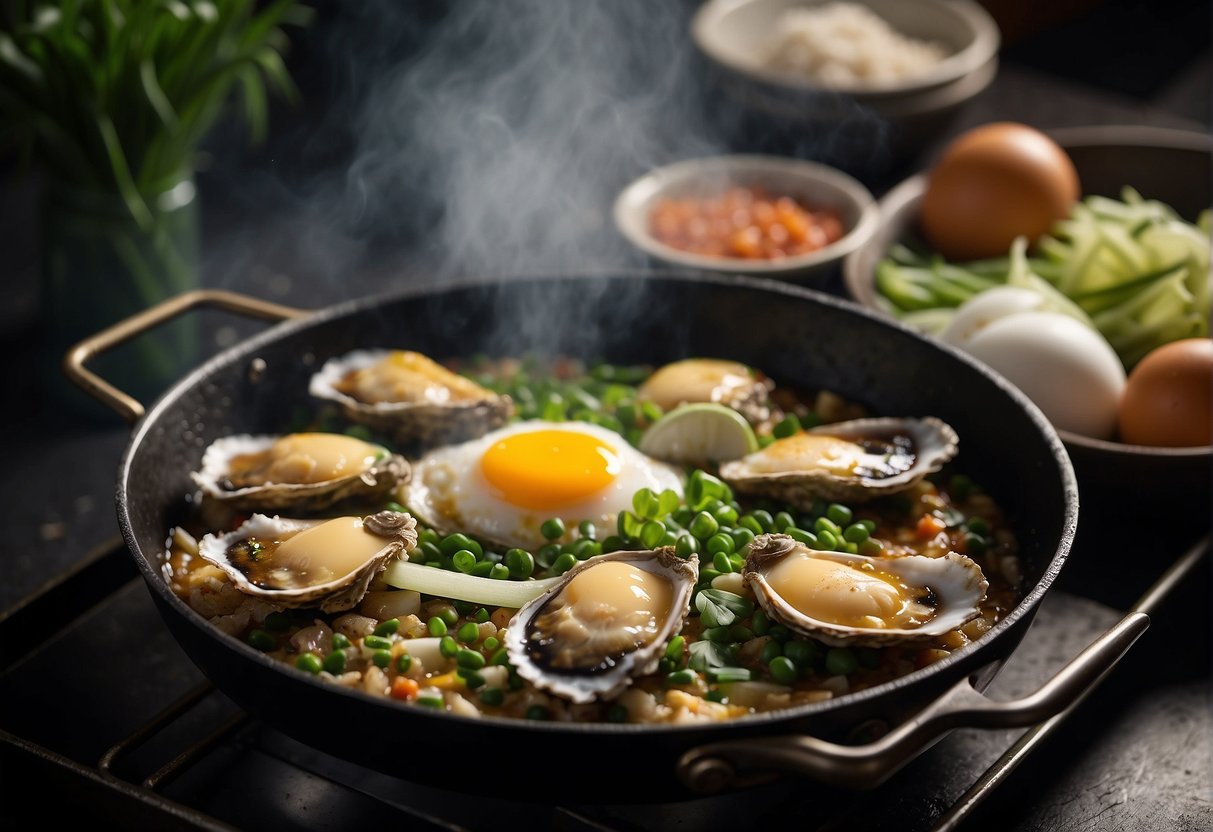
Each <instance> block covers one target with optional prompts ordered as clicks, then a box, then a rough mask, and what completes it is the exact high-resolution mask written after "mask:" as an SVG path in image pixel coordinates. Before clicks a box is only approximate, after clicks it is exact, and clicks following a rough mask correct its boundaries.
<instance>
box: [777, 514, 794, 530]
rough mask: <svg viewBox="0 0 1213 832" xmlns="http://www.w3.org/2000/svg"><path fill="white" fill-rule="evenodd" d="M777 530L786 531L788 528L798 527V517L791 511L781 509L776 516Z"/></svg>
mask: <svg viewBox="0 0 1213 832" xmlns="http://www.w3.org/2000/svg"><path fill="white" fill-rule="evenodd" d="M774 521H775V531H777V532H786V531H787V530H788V529H792V528H795V527H796V518H795V517H793V516H792V515H791V514H790V513H789V512H786V511H781V512H779V513H778V514H776V515H775V517H774Z"/></svg>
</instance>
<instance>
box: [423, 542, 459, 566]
mask: <svg viewBox="0 0 1213 832" xmlns="http://www.w3.org/2000/svg"><path fill="white" fill-rule="evenodd" d="M417 548H418V549H420V550H421V557H422V559H423V560H425V561H427V562H434V561H440V560H442V549H441V548H440V547H439V546H438V544H437V543H430V542H428V541H427V542H425V543H422V544H421V545H419V546H418V547H417ZM456 551H458V550H456Z"/></svg>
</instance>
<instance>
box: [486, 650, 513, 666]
mask: <svg viewBox="0 0 1213 832" xmlns="http://www.w3.org/2000/svg"><path fill="white" fill-rule="evenodd" d="M509 663H510V655H509V653H507V652H506V649H505V648H504V647H499V648H497V652H496V653H494V654H493V655H491V656H489V664H491V665H494V666H504V665H508V664H509Z"/></svg>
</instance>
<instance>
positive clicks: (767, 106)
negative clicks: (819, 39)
mask: <svg viewBox="0 0 1213 832" xmlns="http://www.w3.org/2000/svg"><path fill="white" fill-rule="evenodd" d="M826 2H829V0H707V2H705V3H704V4H703V5H702V6H701V7H700V8H699V9H698V11H697V12H696V14H695V15H694V17H693V19H692V23H691V37H692V40H693V41H694V43H695V44H696V46H697V47H698V49H699V51H700V52H701V53H702V54H703V56H704V57H705V58H706V60H707V61H708V64H709V66H710V67H711V68H712V69H714V70H716V72H714V73H713V74H714V76H715V78H716V81H717V83H718V85H719V88H720V91H721V92H722V94H723V96H724V97H725V99H726V100H728V101H730V102H732V103H733V104H735V105H737V106H738V107H740V109H741V111H742V112H744V113H745V114H748V115H749V116H750V117H751V118H755V119H757V120H758V122H759V124H760V125H770V126H771V127H772V128H775V129H783V130H785V131H787V130H790V131H799V132H801V133H803V134H804V135H805V136H806V137H807V139H808V141H813V139H814V137H821V138H822V139H825V140H828V139H829V138H830V136H831V135H833V134H834V133H835V132H837V131H839V130H840V129H844V128H845V126H846V125H847V124H850V123H853V122H856V121H863V122H876V124H875V125H870V124H866V123H865V124H864V125H863V129H862V130H858V128H857V130H858V132H859V133H862V134H865V135H871V136H879V143H880V144H881V145H883V146H877V140H876V139H872V140H870V141H869V142H868V143H867V144H868V146H866V147H862V148H857V149H856V150H855V152H854V154H853V157H847V156H846V155H844V154H845V149H837V148H835V149H834V151H833V153H834V154H835V155H837V156H838V157H839V159H837V160H835V159H834V158H833V157H832V156H827V157H825V158H828V159H829V160H830V161H834V162H836V163H837V164H839V165H841V166H842V167H845V168H847V169H851V166H850V165H848V164H847V161H849V160H850V159H851V158H853V159H854V161H855V162H856V164H857V165H858V164H859V163H861V162H867V163H868V164H869V165H870V163H871V160H870V159H869V158H868V156H870V155H871V154H872V153H883V154H884V155H885V156H887V158H888V160H889V161H897V160H901V159H904V158H906V157H907V156H909V155H910V154H912V153H914V152H917V151H918V150H921V149H922V148H923V147H924V146H925V145H926V144H927V143H928V142H929V141H930V140H931V139H933V138H935V137H936V136H938V135H939V134H940V133H941V131H942V130H944V129H945V128H946V127H947V125H948V124H949V123H950V122H951V119H952V117H953V116H954V115H955V114H956V113H957V112H958V111H959V109H960V108H961V107H962V106H963V105H964V104H966V103H967V102H968V101H969V100H971V99H972V98H973V97H974V96H976V95H977V94H978V93H980V92H981V91H982V90H984V89H985V88H986V87H987V86H989V84H990V82H991V81H993V80H994V77H995V75H996V74H997V72H998V49H999V45H1000V43H1001V36H1000V33H999V30H998V25H997V23H995V21H994V19H993V18H992V17H990V15H989V13H988V12H986V11H985V9H983V8H982V7H981V6H980V5H978V4H977V3H976V2H973V1H972V0H851V2H858V3H861V4H862V5H865V6H867V7H869V8H870V9H871V10H872V11H873V12H874V13H875V14H876V15H878V16H879V17H881V18H883V19H884V20H885V21H886V22H887V23H888V24H889V25H890V26H891V27H892V28H893V29H895V30H896V31H898V32H899V33H901V34H903V35H905V36H907V37H911V38H915V39H918V40H924V41H930V42H934V43H938V44H940V45H942V46H943V47H944V48H945V49H946V50H947V51H948V53H949V54H948V57H946V58H945V59H944V60H943V61H941V62H940V63H939V64H937V65H935V66H934V67H932V68H931V69H929V70H928V71H926V72H924V73H923V74H921V75H918V76H915V77H909V78H906V79H905V80H903V81H899V82H896V83H882V84H879V85H860V84H850V85H845V86H839V85H825V84H821V83H817V82H815V81H814V80H812V79H810V78H809V77H808V76H806V75H803V74H800V73H796V72H794V71H791V70H781V69H774V68H771V67H769V66H767V65H766V58H767V55H768V54H769V52H770V50H771V48H772V45H773V43H774V40H775V37H776V31H777V30H776V24H777V21H778V19H779V17H780V15H781V14H782V13H783V12H785V11H786V10H788V9H790V8H794V7H807V6H818V5H824V4H825V3H826Z"/></svg>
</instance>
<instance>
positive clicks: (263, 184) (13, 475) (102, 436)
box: [0, 6, 1213, 830]
mask: <svg viewBox="0 0 1213 832" xmlns="http://www.w3.org/2000/svg"><path fill="white" fill-rule="evenodd" d="M1140 8H1143V9H1144V8H1145V7H1144V6H1142V7H1140ZM1205 22H1206V24H1207V11H1206V15H1205ZM1096 31H1098V30H1097V29H1096ZM1087 34H1088V35H1089V34H1090V29H1088V30H1087ZM1039 40H1040V39H1038V40H1037V42H1036V43H1039ZM1046 41H1047V39H1046ZM1033 44H1034V42H1033V41H1032V40H1030V39H1029V40H1027V41H1025V42H1023V43H1020V44H1018V45H1016V46H1014V47H1011V48H1009V49H1008V51H1007V54H1006V55H1005V56H1004V61H1003V65H1002V67H1001V70H1000V73H999V76H998V78H997V80H996V81H995V82H994V84H993V85H992V86H991V87H990V88H989V89H987V90H986V91H985V92H984V93H983V94H982V95H981V96H980V97H979V98H978V99H977V100H976V101H974V102H973V103H972V105H971V107H969V108H968V109H967V110H966V111H965V112H964V113H963V114H962V116H961V117H960V119H959V120H958V121H957V123H956V124H955V125H954V126H953V128H952V132H955V131H956V130H959V129H962V128H964V127H966V126H969V125H973V124H978V123H982V122H985V121H991V120H1019V121H1024V122H1027V123H1031V124H1035V125H1038V126H1040V127H1043V128H1054V127H1063V126H1071V125H1089V124H1153V125H1162V126H1171V127H1180V128H1186V129H1195V130H1201V131H1205V132H1207V131H1208V129H1209V106H1210V99H1209V86H1210V68H1211V66H1213V62H1211V60H1210V53H1209V49H1208V31H1207V26H1206V31H1205V34H1204V38H1203V46H1199V45H1198V47H1199V48H1197V49H1195V50H1192V51H1191V57H1190V59H1189V60H1187V61H1183V62H1180V63H1181V65H1180V66H1179V67H1178V68H1177V69H1175V70H1174V71H1173V72H1171V73H1170V74H1168V75H1167V76H1166V77H1164V78H1161V79H1155V83H1154V84H1153V85H1152V86H1150V87H1149V88H1148V89H1145V90H1142V89H1127V88H1128V87H1132V85H1131V84H1125V83H1121V84H1120V87H1119V88H1117V87H1116V86H1115V84H1116V83H1117V81H1116V79H1115V78H1110V79H1109V86H1097V85H1096V84H1095V83H1094V82H1097V81H1098V78H1096V79H1094V82H1093V79H1092V78H1091V77H1090V73H1089V72H1086V73H1085V74H1084V75H1083V76H1081V77H1084V78H1085V80H1075V78H1076V77H1078V76H1076V75H1075V74H1074V73H1069V74H1067V69H1066V66H1065V62H1064V61H1061V60H1056V59H1052V60H1043V59H1042V58H1041V57H1040V52H1041V50H1036V51H1034V47H1033ZM1044 45H1046V46H1047V42H1046V43H1045V44H1044ZM1160 48H1161V47H1160ZM1042 49H1043V47H1042ZM1045 54H1049V53H1047V52H1046V53H1045ZM1124 60H1125V61H1133V60H1135V61H1139V62H1143V64H1144V63H1148V62H1150V61H1151V60H1152V58H1151V56H1150V55H1149V54H1132V55H1126V56H1125V59H1124ZM314 116H315V113H314V112H312V111H308V112H305V113H304V114H302V115H295V116H287V117H286V119H287V122H286V123H287V128H288V129H284V131H283V133H282V135H283V136H285V137H287V138H282V139H281V142H282V143H281V144H279V145H274V144H273V143H272V142H271V145H270V146H269V148H266V149H262V150H260V151H256V152H250V153H247V154H242V155H241V154H237V160H236V161H235V162H233V163H221V162H220V160H222V159H223V158H224V157H222V156H219V157H218V158H217V160H216V162H215V163H213V165H212V168H211V170H210V171H209V172H207V173H204V174H203V175H202V176H201V178H200V180H199V181H200V188H201V196H202V200H203V206H204V212H205V213H204V218H205V229H206V234H207V237H206V240H207V251H208V255H207V258H206V266H205V271H204V283H205V284H206V285H209V286H219V287H224V288H233V289H237V290H240V291H245V292H248V293H250V294H253V295H257V296H260V297H266V298H271V299H275V300H280V301H283V302H286V303H292V304H296V305H299V306H304V307H316V306H322V305H326V304H329V303H333V302H337V301H340V300H342V299H345V298H348V297H360V296H364V295H367V294H372V293H377V292H381V291H389V290H391V289H392V288H394V287H397V286H400V285H404V283H406V282H407V281H410V280H414V279H427V280H428V279H434V278H435V276H438V277H441V276H442V275H443V274H447V273H452V272H457V271H459V270H461V269H480V270H483V269H485V268H490V267H489V266H488V265H487V264H489V263H491V262H493V261H492V258H491V252H481V251H478V250H474V247H473V249H472V250H469V252H468V253H467V256H466V257H465V258H464V259H463V260H462V262H461V261H460V260H459V258H457V257H456V258H450V257H446V256H443V257H435V249H434V248H433V247H432V246H430V245H428V244H424V243H419V242H418V239H417V237H418V236H424V235H425V233H426V231H427V230H426V229H425V228H424V227H421V230H420V231H418V229H417V228H412V229H410V230H409V232H410V234H412V235H413V236H412V237H411V238H409V234H405V235H403V236H404V237H405V239H401V238H400V237H399V236H397V237H393V236H392V235H387V236H388V238H389V239H388V240H387V241H386V242H385V241H384V240H383V239H380V238H376V239H374V240H373V241H372V242H370V243H367V242H365V241H363V240H358V239H355V237H354V235H352V234H351V233H350V228H351V226H350V225H349V224H348V223H347V224H346V225H344V226H341V227H340V228H336V226H338V225H340V223H337V222H333V223H328V222H327V221H326V218H325V217H324V216H323V212H321V214H319V215H318V214H317V213H316V211H317V203H315V202H310V203H306V204H305V203H302V202H300V201H299V196H300V193H301V190H300V189H301V187H302V186H300V184H299V181H298V180H297V179H293V178H292V177H293V176H294V174H295V172H296V171H297V169H298V168H292V167H291V164H298V165H302V164H304V163H306V162H307V161H308V159H309V158H310V157H309V156H308V154H307V152H303V151H300V152H297V153H295V154H294V158H293V159H291V160H290V161H283V162H282V163H281V164H280V163H279V162H278V161H276V159H275V158H274V156H273V154H274V153H275V152H284V155H285V156H290V155H291V152H290V150H289V147H290V146H291V144H292V142H294V141H295V140H296V139H297V138H298V136H299V134H300V131H303V130H305V128H307V127H308V125H309V121H308V119H309V118H312V117H314ZM229 139H230V137H220V140H219V141H218V142H216V143H215V145H213V146H212V148H211V151H212V153H222V151H223V148H224V147H225V146H227V145H225V144H224V142H225V141H228V140H229ZM941 141H942V140H941ZM938 146H939V142H937V143H936V144H935V145H933V146H932V147H930V148H927V149H926V150H925V151H924V153H923V154H922V156H921V157H919V159H917V160H915V161H913V162H911V163H909V164H907V165H906V166H904V167H903V168H902V169H900V170H897V171H892V172H890V173H889V174H888V176H887V181H886V182H884V183H883V184H884V185H887V184H891V182H892V181H895V180H896V179H897V178H899V177H900V176H901V175H904V174H906V173H908V172H910V171H912V170H914V169H916V167H917V166H920V165H921V164H922V163H923V160H926V159H929V158H930V156H931V154H932V153H933V152H934V151H935V150H936V149H937V148H938ZM284 148H288V149H287V150H285V151H284ZM267 183H268V184H267ZM328 184H331V183H328ZM554 187H555V186H554ZM874 190H876V191H877V192H879V191H880V190H881V188H880V187H879V186H874ZM36 193H37V182H36V181H28V180H27V181H25V182H22V183H18V182H15V181H14V180H13V179H12V177H11V176H10V177H8V178H6V179H5V180H3V188H2V189H0V216H2V217H3V222H2V223H0V247H3V248H4V249H5V250H6V252H8V255H7V265H6V266H5V267H4V285H5V286H6V288H7V289H8V290H9V293H10V299H11V302H10V303H9V304H7V305H6V308H5V309H4V310H3V311H0V345H2V346H3V357H2V358H0V361H2V363H3V370H4V374H5V377H6V378H7V379H8V380H9V384H10V387H9V389H10V394H9V396H8V397H6V398H7V401H8V402H9V407H7V408H6V409H5V412H6V416H5V430H4V434H3V436H4V439H3V446H2V448H3V458H4V460H5V461H6V469H7V470H6V475H5V477H4V478H3V480H2V481H0V488H2V489H3V490H2V492H0V497H2V498H3V504H4V505H5V506H6V514H5V519H6V526H7V529H8V534H7V542H6V544H5V545H4V547H3V561H2V562H0V611H2V610H4V609H7V608H10V607H12V606H13V605H15V604H17V603H18V602H20V601H21V600H22V599H24V598H26V597H28V596H29V595H31V594H32V593H34V592H36V591H37V590H38V589H39V588H40V587H41V586H42V585H44V584H45V583H47V582H48V581H51V580H53V579H54V578H56V576H58V575H60V574H62V573H64V572H67V571H70V570H71V569H73V568H74V567H75V566H76V565H77V564H78V563H80V562H81V561H82V560H83V558H84V557H85V555H86V554H87V553H88V552H89V551H90V550H91V549H93V548H94V547H96V546H98V545H101V544H103V543H105V542H106V541H107V540H109V539H111V538H112V537H113V536H114V535H115V534H116V532H117V528H116V523H115V520H114V513H113V508H112V500H113V488H114V479H115V475H116V471H117V465H118V460H119V456H120V453H121V451H122V448H123V447H124V445H125V442H126V439H127V436H128V432H127V429H126V428H125V427H124V426H123V425H122V424H120V423H119V422H118V421H117V420H114V419H109V420H106V419H104V418H103V419H100V420H96V421H88V420H83V419H81V418H79V417H77V416H75V415H73V414H72V413H70V412H65V411H64V410H63V409H62V408H61V407H60V406H59V405H57V404H56V403H55V402H54V401H53V400H52V399H50V398H48V397H47V396H46V395H45V394H44V390H43V387H42V386H41V385H40V383H39V379H38V372H37V367H39V366H40V364H39V362H38V361H37V360H34V359H35V358H36V356H34V355H32V353H31V350H30V349H29V348H28V346H27V345H28V344H30V343H31V342H33V341H34V339H35V338H36V333H37V331H38V327H39V322H38V319H37V306H36V297H37V279H36V274H37V257H36V250H35V247H34V246H33V244H32V240H34V239H35V235H36V228H37V218H36V213H35V210H34V199H35V196H36ZM342 193H344V194H347V195H348V193H349V191H348V190H344V191H342ZM343 207H348V205H344V204H343ZM368 210H369V209H368ZM608 210H609V209H608V206H607V205H606V204H603V205H600V206H598V208H597V209H596V210H595V211H594V212H592V213H591V214H590V215H589V216H590V219H591V220H592V219H594V218H595V217H596V219H597V221H599V222H600V223H601V224H602V226H603V227H605V226H606V224H607V218H608ZM325 229H327V232H326V230H325ZM330 232H331V233H330ZM318 236H319V237H321V238H323V242H325V243H328V244H331V245H330V246H329V248H328V249H327V253H325V254H323V255H321V254H317V252H316V251H315V250H314V249H313V248H311V247H310V245H309V241H314V240H316V239H317V237H318ZM382 236H383V235H379V237H382ZM607 237H609V239H607ZM595 239H596V240H598V241H599V243H600V244H596V245H594V246H592V247H590V249H589V250H588V251H586V252H583V254H584V256H579V257H578V258H577V259H576V260H575V262H576V265H577V266H578V267H580V268H584V269H586V270H592V269H594V268H618V267H634V266H636V265H637V264H638V261H637V260H636V258H635V256H634V255H633V254H632V253H631V252H628V251H626V250H625V249H624V248H623V247H622V244H621V242H620V241H619V240H617V239H615V238H614V237H613V236H611V235H606V237H603V236H602V235H599V236H598V237H595ZM254 241H255V243H256V244H255V245H252V244H250V243H252V242H254ZM343 247H344V248H343ZM569 258H570V252H569V251H567V250H554V251H553V252H551V255H550V256H548V257H545V256H536V257H535V258H534V260H533V261H531V262H527V261H526V260H525V258H523V259H515V260H514V261H513V262H510V263H506V264H504V265H500V268H501V270H502V271H504V272H508V271H517V272H519V273H521V272H523V271H527V270H530V271H533V272H534V271H551V270H560V269H566V270H567V269H569V268H570V259H569ZM839 287H840V284H838V283H837V282H835V283H831V284H827V285H826V286H825V287H824V288H826V289H827V290H829V291H835V292H840V291H841V289H840V288H839ZM205 320H206V331H208V332H210V333H212V334H213V337H212V339H211V340H212V341H213V342H214V343H212V344H211V345H210V348H211V349H218V348H219V347H221V346H223V345H225V344H228V343H231V341H232V339H233V338H236V337H240V336H241V335H242V334H243V333H245V332H249V331H255V327H245V326H243V325H233V324H231V323H230V322H229V321H228V320H227V319H223V318H220V317H207V318H206V319H205ZM1100 512H1101V515H1100V516H1087V512H1084V515H1083V523H1082V531H1081V532H1080V537H1079V541H1078V546H1077V547H1076V551H1075V556H1074V557H1073V558H1072V559H1071V565H1070V566H1069V567H1067V570H1066V572H1065V573H1064V576H1063V581H1062V584H1061V586H1062V588H1063V589H1064V590H1065V591H1067V592H1070V593H1073V594H1075V595H1080V596H1084V597H1091V598H1093V599H1095V600H1097V601H1099V602H1101V603H1103V604H1106V605H1109V606H1111V607H1117V608H1125V607H1127V606H1128V604H1129V603H1130V602H1131V601H1132V599H1133V598H1134V597H1135V596H1136V594H1137V593H1138V592H1140V591H1141V590H1142V589H1144V588H1145V586H1146V585H1147V584H1148V582H1149V580H1150V578H1151V577H1152V576H1153V575H1156V574H1157V572H1159V571H1161V568H1162V567H1163V566H1165V564H1166V562H1167V559H1168V558H1170V557H1173V556H1174V555H1176V554H1177V553H1178V552H1179V551H1180V549H1181V548H1182V547H1183V546H1184V545H1185V544H1187V543H1188V542H1190V539H1191V537H1192V536H1194V534H1196V533H1199V532H1200V531H1201V530H1202V529H1203V530H1204V531H1205V532H1207V530H1208V527H1209V523H1208V520H1209V518H1208V517H1207V516H1206V517H1204V518H1203V519H1202V518H1200V517H1199V516H1198V517H1196V518H1195V521H1193V520H1192V518H1187V521H1186V522H1185V520H1184V518H1179V519H1174V518H1163V519H1151V518H1144V519H1143V518H1132V517H1129V518H1124V517H1118V516H1117V512H1116V509H1115V507H1111V508H1109V507H1107V506H1104V507H1102V508H1101V509H1100ZM1173 519H1174V520H1175V522H1171V523H1170V525H1165V524H1167V523H1169V522H1170V521H1171V520H1173ZM1143 528H1144V529H1146V530H1147V531H1146V533H1145V534H1146V537H1144V538H1137V537H1134V536H1132V535H1126V534H1125V530H1126V529H1127V530H1129V531H1132V530H1141V529H1143ZM1126 541H1131V542H1126ZM1139 546H1140V552H1135V554H1134V556H1130V555H1129V554H1128V553H1127V552H1126V549H1128V548H1130V547H1132V548H1134V549H1137V548H1138V547H1139ZM1108 547H1114V549H1115V550H1114V551H1109V549H1108ZM1134 557H1136V558H1139V560H1136V561H1135V562H1134V563H1133V564H1132V565H1131V566H1130V567H1129V568H1125V569H1121V567H1120V564H1124V563H1126V562H1129V561H1130V560H1133V559H1134ZM1080 560H1081V561H1082V565H1079V561H1080ZM1142 560H1146V561H1149V562H1148V563H1145V564H1144V565H1143V563H1142V562H1141V561H1142ZM1105 564H1107V566H1105ZM1109 569H1111V570H1113V571H1115V572H1117V573H1118V574H1115V575H1109V574H1108V570H1109ZM1200 574H1201V576H1202V577H1203V578H1204V580H1205V583H1204V584H1198V585H1195V586H1190V587H1188V588H1187V589H1186V590H1185V591H1183V592H1181V593H1180V594H1179V595H1178V596H1177V597H1176V598H1175V599H1174V602H1173V603H1170V604H1169V605H1168V606H1167V607H1165V608H1164V614H1162V615H1160V616H1159V618H1158V620H1157V621H1156V623H1155V625H1154V626H1153V627H1152V629H1151V631H1150V632H1149V633H1147V635H1146V636H1145V637H1144V638H1143V641H1142V642H1141V643H1139V644H1138V646H1137V647H1136V648H1135V649H1134V651H1133V652H1132V653H1131V654H1130V657H1129V658H1128V659H1127V660H1126V662H1125V665H1124V666H1123V667H1121V668H1120V669H1118V670H1117V671H1116V673H1115V674H1114V675H1113V676H1112V677H1111V678H1110V679H1109V680H1108V681H1107V682H1106V683H1105V684H1104V685H1103V686H1102V688H1101V689H1100V690H1099V691H1098V692H1097V693H1096V694H1095V695H1094V696H1093V697H1092V698H1091V699H1090V700H1089V701H1088V702H1087V703H1085V704H1084V706H1083V707H1082V708H1081V709H1079V711H1078V712H1077V713H1076V714H1075V716H1074V717H1072V718H1071V719H1070V720H1069V721H1068V723H1067V724H1066V726H1065V727H1064V728H1063V729H1062V730H1061V731H1060V732H1059V733H1058V735H1057V736H1055V737H1054V738H1053V739H1052V740H1051V741H1050V742H1049V744H1048V745H1047V746H1046V747H1045V749H1044V750H1043V751H1041V752H1040V753H1038V754H1036V755H1035V756H1034V757H1033V758H1032V759H1031V761H1030V762H1029V763H1028V764H1027V765H1025V766H1023V767H1022V768H1021V769H1020V770H1019V771H1018V772H1017V773H1016V774H1015V775H1014V777H1013V778H1012V780H1011V781H1010V782H1008V783H1007V784H1006V785H1005V786H1004V787H1003V788H1002V789H1001V790H1000V791H999V792H998V793H997V795H996V796H995V798H993V799H992V800H991V801H990V802H989V804H987V808H986V809H985V810H983V812H982V813H981V814H980V816H979V817H980V818H982V819H984V822H986V823H989V824H993V826H994V828H1006V829H1012V828H1014V829H1022V830H1028V829H1048V830H1062V829H1065V830H1070V829H1090V830H1096V829H1124V830H1134V829H1162V828H1166V829H1176V830H1179V829H1192V830H1195V829H1210V828H1213V802H1211V797H1213V792H1211V789H1213V770H1211V766H1210V747H1209V736H1210V727H1211V721H1210V715H1209V709H1208V699H1209V690H1210V679H1209V650H1208V647H1209V644H1208V634H1209V592H1208V584H1207V572H1203V571H1202V572H1201V573H1200ZM966 828H969V827H966ZM973 828H986V827H985V826H982V825H980V824H979V823H977V822H975V823H974V824H973Z"/></svg>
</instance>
